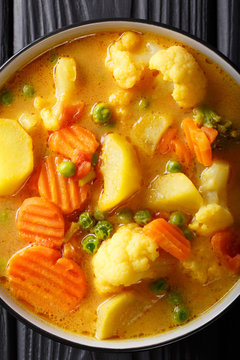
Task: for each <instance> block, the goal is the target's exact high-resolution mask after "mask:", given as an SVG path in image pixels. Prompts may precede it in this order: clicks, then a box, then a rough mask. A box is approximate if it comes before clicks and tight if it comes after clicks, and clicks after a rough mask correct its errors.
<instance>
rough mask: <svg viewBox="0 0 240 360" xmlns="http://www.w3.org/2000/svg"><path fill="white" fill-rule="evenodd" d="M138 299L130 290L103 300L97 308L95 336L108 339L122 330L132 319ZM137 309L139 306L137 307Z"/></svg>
mask: <svg viewBox="0 0 240 360" xmlns="http://www.w3.org/2000/svg"><path fill="white" fill-rule="evenodd" d="M138 302H139V299H138V298H137V297H136V296H135V295H134V294H133V293H131V292H123V293H121V294H118V295H115V296H114V297H112V298H111V299H109V300H107V301H105V302H104V303H103V304H102V305H100V307H99V308H98V314H97V315H98V317H97V329H96V337H97V338H98V339H100V340H104V339H108V338H111V337H113V336H116V335H117V332H118V331H123V330H124V329H125V328H126V325H127V323H128V322H131V321H133V320H134V316H136V314H135V311H134V308H136V305H137V303H138ZM138 310H139V308H138Z"/></svg>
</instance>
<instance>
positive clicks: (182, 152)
mask: <svg viewBox="0 0 240 360" xmlns="http://www.w3.org/2000/svg"><path fill="white" fill-rule="evenodd" d="M171 149H172V151H173V152H174V153H175V156H176V158H177V159H178V160H179V161H180V162H181V163H182V164H183V165H185V166H189V165H190V164H191V162H192V154H191V151H190V150H189V148H188V147H187V145H186V144H185V143H184V142H183V141H182V140H180V139H173V140H172V145H171Z"/></svg>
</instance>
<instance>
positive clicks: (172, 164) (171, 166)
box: [166, 160, 182, 173]
mask: <svg viewBox="0 0 240 360" xmlns="http://www.w3.org/2000/svg"><path fill="white" fill-rule="evenodd" d="M166 169H167V172H169V173H179V172H182V167H181V165H180V164H179V162H177V161H175V160H169V161H168V162H167V166H166Z"/></svg>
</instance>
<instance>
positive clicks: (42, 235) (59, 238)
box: [17, 197, 64, 248]
mask: <svg viewBox="0 0 240 360" xmlns="http://www.w3.org/2000/svg"><path fill="white" fill-rule="evenodd" d="M17 228H18V232H19V236H20V237H21V238H22V239H24V240H26V241H28V242H29V243H35V244H38V245H43V246H47V247H50V248H59V247H61V245H62V243H63V238H64V219H63V215H62V212H61V210H60V209H59V208H58V207H57V206H56V205H54V204H53V203H51V202H50V201H48V200H45V199H43V198H40V197H32V198H28V199H26V200H24V202H23V203H22V205H21V207H20V208H19V210H18V213H17Z"/></svg>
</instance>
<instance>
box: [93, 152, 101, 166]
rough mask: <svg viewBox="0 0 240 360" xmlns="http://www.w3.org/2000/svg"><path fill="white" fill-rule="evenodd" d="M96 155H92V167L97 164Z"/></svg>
mask: <svg viewBox="0 0 240 360" xmlns="http://www.w3.org/2000/svg"><path fill="white" fill-rule="evenodd" d="M98 157H99V156H98V153H96V152H95V153H94V154H93V156H92V166H93V167H95V166H96V165H97V162H98Z"/></svg>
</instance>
